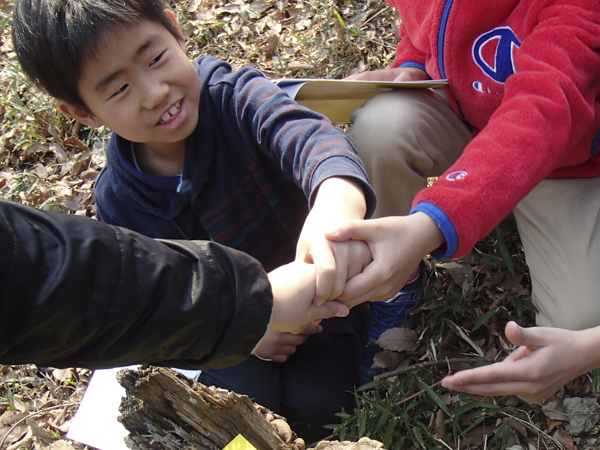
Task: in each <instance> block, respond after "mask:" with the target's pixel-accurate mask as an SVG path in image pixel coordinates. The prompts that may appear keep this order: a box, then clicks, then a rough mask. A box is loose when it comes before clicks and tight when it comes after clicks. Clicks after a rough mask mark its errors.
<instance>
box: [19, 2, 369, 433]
mask: <svg viewBox="0 0 600 450" xmlns="http://www.w3.org/2000/svg"><path fill="white" fill-rule="evenodd" d="M13 41H14V44H15V50H16V52H17V55H18V57H19V61H20V62H21V65H22V67H23V69H24V70H25V72H26V73H27V74H28V75H29V76H30V77H31V78H32V79H33V80H35V81H36V82H37V83H38V84H39V85H41V86H42V87H44V88H46V90H47V91H48V92H49V93H50V94H51V95H53V96H54V97H56V98H57V99H58V106H59V108H60V109H61V111H63V112H64V113H66V114H68V115H70V116H71V117H74V118H75V119H77V120H78V121H80V122H81V123H83V124H86V125H88V126H91V127H98V126H100V125H105V126H107V127H109V128H110V129H111V130H112V131H113V132H114V133H113V136H112V138H111V140H110V142H109V144H108V146H107V166H106V167H105V169H104V170H103V172H102V174H101V175H100V177H99V179H98V181H97V183H96V187H95V197H96V205H97V212H98V216H99V218H100V219H101V220H103V221H104V222H107V223H110V224H113V225H120V226H124V227H127V228H130V229H133V230H135V231H138V232H141V233H142V234H145V235H147V236H150V237H156V238H178V239H179V238H183V239H210V240H214V241H216V242H219V243H222V244H225V245H228V246H230V247H233V248H236V249H238V250H241V251H243V252H246V253H248V254H250V255H251V256H253V257H255V258H256V259H258V260H259V261H260V262H261V263H262V264H263V265H264V267H265V269H266V270H268V271H270V270H273V269H274V268H276V267H279V266H281V265H283V264H286V263H288V262H289V261H291V260H293V259H294V258H296V259H301V260H304V261H306V262H314V263H315V266H316V270H317V283H316V297H317V299H318V300H319V301H323V300H332V299H335V298H336V297H337V296H338V295H339V294H340V293H341V292H342V291H343V289H344V286H345V283H346V280H347V279H348V278H351V277H352V276H353V275H355V274H357V273H359V272H360V271H361V270H362V268H363V267H364V266H365V265H367V264H368V263H369V262H370V260H371V255H370V252H369V251H368V248H367V247H366V244H364V243H363V242H359V241H356V242H348V243H340V244H338V243H329V242H328V241H327V239H326V238H325V236H324V230H326V229H329V228H331V227H332V226H334V225H336V224H337V223H340V221H342V220H346V219H363V218H364V217H365V216H368V215H370V214H371V212H372V211H373V209H374V206H375V199H374V195H373V192H372V190H371V188H370V187H369V185H368V181H367V177H366V174H365V172H364V168H363V166H362V163H361V162H360V159H359V158H358V155H357V151H356V147H355V145H354V142H353V141H352V140H351V139H350V138H349V137H348V136H347V135H346V134H345V133H344V132H342V131H340V130H339V129H337V128H336V127H334V126H333V125H332V124H331V123H330V122H329V121H327V120H326V119H325V118H324V117H322V116H320V115H318V114H316V113H314V112H312V111H310V110H307V109H305V108H303V107H300V106H299V105H297V104H296V103H294V102H293V101H292V100H290V99H289V98H288V97H286V96H285V94H284V93H283V92H282V91H281V90H280V89H279V88H277V87H276V86H274V85H273V83H271V82H270V81H269V80H267V79H266V78H265V77H264V76H263V75H262V74H261V73H260V72H258V71H256V70H254V69H251V68H246V69H242V70H239V71H237V72H232V71H231V68H230V66H229V65H228V64H227V63H225V62H222V61H218V60H215V59H214V58H211V57H204V58H201V59H199V60H197V61H195V62H194V63H192V62H191V61H190V60H189V59H188V58H187V56H186V54H185V51H184V42H183V37H182V35H181V32H180V30H179V27H178V24H177V21H176V19H175V16H174V14H173V13H172V12H169V11H166V10H165V6H164V4H163V2H162V1H160V0H148V1H141V0H125V1H119V2H111V1H108V0H105V1H103V0H94V1H92V0H63V1H58V2H57V1H52V0H30V1H20V2H17V4H16V5H15V13H14V19H13ZM307 200H308V201H307ZM309 206H310V213H308V210H309V208H308V207H309ZM157 276H160V274H157ZM190 326H193V324H190ZM359 329H360V320H359V317H358V316H357V314H356V312H355V311H353V312H351V314H350V316H349V317H348V318H344V319H334V320H328V321H325V322H324V323H323V327H321V325H315V324H311V325H309V326H306V327H305V328H304V329H303V332H302V333H300V334H298V335H291V334H288V333H277V332H269V333H267V336H266V337H265V338H264V339H263V341H262V342H261V345H260V346H259V348H258V349H257V350H256V351H255V354H256V356H257V357H256V358H255V357H251V358H249V359H248V360H246V361H245V362H244V363H242V364H240V365H237V366H234V367H233V368H228V369H218V370H208V371H205V372H203V373H202V375H201V378H200V381H202V382H204V383H206V384H216V385H219V386H222V387H225V388H228V389H232V390H235V391H237V392H239V393H243V394H248V395H249V396H251V397H253V398H254V399H255V400H256V401H257V402H258V403H262V404H263V405H264V406H267V407H269V408H271V409H273V410H274V411H276V412H279V413H281V414H283V415H284V416H286V417H287V418H288V420H289V421H290V422H291V423H292V424H293V425H294V430H295V431H296V432H297V433H298V434H299V435H301V436H302V437H304V438H305V439H307V440H309V441H313V440H316V439H318V438H320V437H323V436H324V435H325V434H327V433H326V430H324V429H323V428H322V425H324V424H327V423H333V422H334V421H336V418H335V416H334V414H335V413H336V412H338V411H340V409H341V407H342V406H349V407H351V405H352V404H353V396H352V395H351V394H350V393H349V392H348V391H352V388H353V385H354V383H355V381H356V373H355V359H356V358H357V357H358V356H359V355H358V353H359V352H360V345H359V344H358V343H359V336H360V331H359ZM165 345H168V343H166V344H165ZM259 357H260V358H261V359H259ZM265 360H266V361H265Z"/></svg>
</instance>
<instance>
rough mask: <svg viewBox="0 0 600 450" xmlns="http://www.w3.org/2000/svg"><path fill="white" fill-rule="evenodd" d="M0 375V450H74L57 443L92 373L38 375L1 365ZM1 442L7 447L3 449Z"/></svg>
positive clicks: (71, 371)
mask: <svg viewBox="0 0 600 450" xmlns="http://www.w3.org/2000/svg"><path fill="white" fill-rule="evenodd" d="M0 373H1V374H2V379H1V383H0V387H1V389H0V398H1V399H2V400H3V401H2V402H0V448H8V449H11V448H12V449H17V448H36V449H38V448H53V449H56V450H60V449H73V448H75V447H74V446H73V444H71V443H70V442H69V443H68V445H67V446H65V445H61V444H59V443H60V441H61V440H62V437H63V436H64V435H65V434H66V433H67V431H68V429H69V426H70V421H71V420H72V418H73V415H74V414H75V412H76V410H77V406H78V404H79V402H80V401H81V399H82V398H83V394H84V392H85V388H86V386H87V383H88V381H89V377H90V376H91V373H92V372H91V371H90V370H87V369H64V370H54V371H52V370H51V369H50V370H49V371H48V372H42V371H40V370H39V369H37V368H36V367H35V366H1V367H0ZM63 442H64V443H66V441H63ZM5 443H10V444H11V445H9V446H8V447H3V444H5ZM79 448H83V445H81V446H79Z"/></svg>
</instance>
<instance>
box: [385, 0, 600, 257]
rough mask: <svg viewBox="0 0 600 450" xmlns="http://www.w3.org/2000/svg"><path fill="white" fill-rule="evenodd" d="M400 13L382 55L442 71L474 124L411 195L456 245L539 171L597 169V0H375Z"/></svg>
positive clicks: (577, 174)
mask: <svg viewBox="0 0 600 450" xmlns="http://www.w3.org/2000/svg"><path fill="white" fill-rule="evenodd" d="M387 1H388V3H390V4H391V5H392V6H394V7H396V8H397V9H398V11H399V13H400V17H401V19H402V26H401V28H400V34H401V36H402V39H401V41H400V43H399V45H398V49H397V52H396V60H395V62H394V67H398V66H413V67H421V68H422V69H424V70H425V71H426V72H427V74H428V75H429V76H430V77H431V78H446V79H448V83H449V84H448V87H447V88H446V92H447V93H448V94H449V96H450V99H451V102H452V106H453V108H454V111H455V112H456V113H457V114H458V115H459V116H460V117H462V118H463V119H464V120H465V121H466V122H467V123H468V124H470V125H471V126H472V127H473V129H474V139H473V140H472V142H471V143H470V144H469V145H468V146H467V148H466V149H465V151H464V153H463V155H462V156H461V158H459V160H458V161H457V162H456V163H455V164H454V165H453V166H452V167H451V168H450V169H449V170H448V171H447V172H446V173H445V174H443V176H441V177H440V178H439V179H438V180H437V182H436V183H435V184H434V185H433V186H432V187H430V188H428V189H425V190H423V191H421V192H420V193H419V194H418V195H417V197H416V198H415V200H414V203H413V211H425V212H426V213H428V214H429V215H430V216H432V217H433V218H434V220H436V222H438V224H439V225H440V227H441V229H442V231H443V232H444V234H445V236H446V239H447V242H448V251H446V252H445V254H441V253H442V252H438V255H436V256H438V257H450V256H454V257H456V256H460V255H463V254H465V253H467V252H469V251H470V250H471V249H472V247H473V245H475V243H476V242H477V241H478V240H480V239H481V238H483V237H485V236H486V235H487V234H488V233H489V232H490V231H491V230H492V229H493V228H494V227H495V226H496V225H497V224H498V223H500V221H501V220H502V219H503V218H504V217H506V216H507V215H508V214H509V213H510V212H511V211H512V209H513V208H514V207H515V206H516V205H517V203H518V202H519V201H520V200H521V199H523V198H524V197H525V196H526V195H527V194H528V193H529V192H530V191H531V190H532V189H533V188H534V187H535V186H536V185H537V184H538V183H539V182H540V181H542V180H543V179H545V178H582V177H596V176H600V155H599V154H598V138H599V136H600V132H599V128H600V2H599V1H598V0H561V1H551V0H522V1H518V0H494V1H490V2H486V1H481V0H387Z"/></svg>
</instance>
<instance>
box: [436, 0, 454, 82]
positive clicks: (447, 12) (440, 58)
mask: <svg viewBox="0 0 600 450" xmlns="http://www.w3.org/2000/svg"><path fill="white" fill-rule="evenodd" d="M452 2H453V0H446V4H445V5H444V12H443V13H442V21H441V23H440V31H439V33H438V65H439V69H440V76H441V78H442V79H446V70H445V69H444V42H445V40H446V27H447V26H448V18H449V17H450V10H451V9H452Z"/></svg>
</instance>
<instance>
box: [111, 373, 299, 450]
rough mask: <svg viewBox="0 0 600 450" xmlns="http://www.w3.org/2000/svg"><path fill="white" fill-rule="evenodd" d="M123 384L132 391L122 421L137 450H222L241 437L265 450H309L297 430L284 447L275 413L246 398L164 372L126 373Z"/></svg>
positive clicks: (124, 402)
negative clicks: (276, 423)
mask: <svg viewBox="0 0 600 450" xmlns="http://www.w3.org/2000/svg"><path fill="white" fill-rule="evenodd" d="M117 379H118V380H119V383H120V384H121V385H122V386H123V387H124V388H125V391H126V397H123V400H122V401H121V406H120V407H119V412H120V415H119V422H121V423H122V424H123V425H124V426H125V428H126V429H127V430H128V431H129V433H130V434H129V438H128V446H129V447H130V448H132V449H149V448H152V449H168V450H181V449H206V450H222V449H223V448H224V447H225V446H226V445H227V444H228V443H229V442H231V440H233V439H234V438H235V437H236V436H237V435H238V434H242V435H243V436H244V437H245V438H246V439H247V440H248V441H249V442H250V443H251V444H252V445H254V447H256V448H257V449H259V450H271V449H272V450H303V449H304V441H302V440H301V439H296V436H295V435H294V433H293V432H291V430H290V433H289V436H285V435H284V437H285V438H286V440H288V442H287V443H286V442H284V440H283V439H282V438H281V437H280V435H279V434H278V433H277V432H276V431H275V429H274V427H273V426H272V425H271V423H269V421H268V420H267V419H266V418H265V416H266V415H267V414H269V413H270V412H268V410H265V409H264V408H262V407H260V406H259V405H255V404H254V403H252V401H251V400H250V399H249V398H248V397H247V396H245V395H238V394H235V393H234V392H228V391H224V390H221V389H216V388H214V387H210V388H209V387H206V386H204V385H203V384H201V383H197V382H194V381H193V380H190V379H189V378H187V377H185V376H184V375H182V374H180V373H179V372H176V371H174V370H171V369H166V368H162V367H142V368H140V369H138V370H128V369H125V370H122V371H120V372H119V373H118V374H117ZM257 408H259V409H260V408H262V410H261V411H262V412H263V414H261V413H259V412H258V410H257ZM265 411H267V412H265ZM270 417H271V418H275V419H276V422H278V423H279V424H280V425H281V422H285V419H283V418H282V417H280V416H276V415H275V414H272V413H271V416H270ZM274 425H275V424H274ZM285 425H286V426H287V423H285ZM287 428H288V429H289V426H288V427H287Z"/></svg>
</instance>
